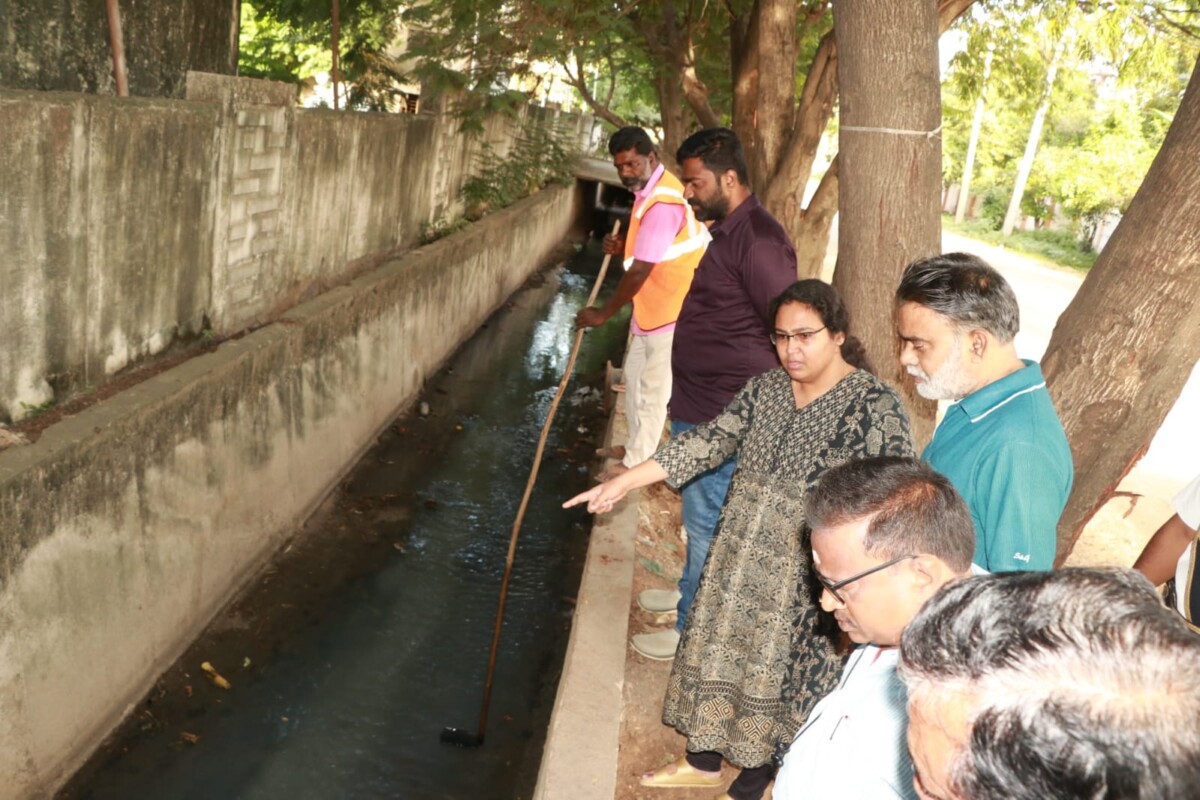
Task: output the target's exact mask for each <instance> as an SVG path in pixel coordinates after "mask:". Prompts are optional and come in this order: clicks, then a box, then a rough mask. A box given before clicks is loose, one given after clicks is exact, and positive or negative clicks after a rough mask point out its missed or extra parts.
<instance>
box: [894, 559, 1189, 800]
mask: <svg viewBox="0 0 1200 800" xmlns="http://www.w3.org/2000/svg"><path fill="white" fill-rule="evenodd" d="M900 651H901V657H900V658H901V661H900V675H901V677H902V678H903V680H904V682H905V683H906V684H907V687H908V712H909V729H908V742H909V748H910V750H911V751H912V757H913V765H914V767H915V771H916V777H915V780H916V788H917V791H918V794H919V795H920V796H921V797H922V798H925V800H938V799H939V798H940V800H1068V799H1071V800H1074V798H1097V799H1099V798H1105V800H1122V799H1126V798H1127V799H1128V800H1135V799H1136V800H1148V799H1149V798H1154V800H1194V798H1196V797H1200V722H1198V720H1200V669H1197V665H1200V638H1198V637H1197V636H1196V635H1195V634H1193V633H1191V632H1190V631H1188V630H1187V628H1186V626H1185V625H1184V623H1183V621H1182V620H1180V619H1179V618H1178V617H1177V616H1176V615H1175V614H1174V613H1173V612H1171V611H1170V610H1168V609H1166V608H1164V607H1163V605H1162V603H1161V602H1160V599H1159V597H1158V595H1157V594H1156V593H1155V592H1154V588H1153V587H1152V586H1151V585H1150V583H1149V582H1148V581H1147V580H1146V579H1145V578H1143V577H1142V576H1140V575H1138V574H1137V573H1135V572H1133V571H1132V570H1099V569H1064V570H1059V571H1056V572H1045V573H1026V574H1019V575H988V576H983V577H977V578H971V579H968V580H966V581H962V582H960V583H957V584H954V585H953V586H949V587H947V588H946V589H944V590H942V591H941V592H940V593H939V594H938V595H937V596H936V597H934V598H933V599H932V600H930V601H929V603H927V604H926V605H925V607H924V608H923V609H922V610H921V612H920V613H919V614H918V615H917V617H916V619H914V620H913V622H912V624H910V625H909V626H908V628H907V629H906V630H905V632H904V636H903V640H902V643H901V646H900Z"/></svg>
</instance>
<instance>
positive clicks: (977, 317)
mask: <svg viewBox="0 0 1200 800" xmlns="http://www.w3.org/2000/svg"><path fill="white" fill-rule="evenodd" d="M1019 327H1020V312H1019V310H1018V308H1017V298H1016V296H1015V295H1014V294H1013V291H1012V288H1011V287H1010V286H1009V285H1008V282H1007V281H1006V280H1004V277H1003V276H1002V275H1000V273H999V272H997V271H996V270H994V269H992V268H991V267H990V266H988V265H987V264H986V263H985V262H984V261H983V260H982V259H980V258H978V257H976V256H973V255H968V254H966V253H947V254H946V255H940V256H933V257H932V258H926V259H922V260H920V261H916V262H913V263H912V264H909V265H908V268H907V269H905V270H904V275H903V277H902V278H901V279H900V286H899V288H897V289H896V331H897V334H898V336H899V338H900V342H901V349H900V363H901V364H902V365H903V366H904V367H905V369H906V370H907V371H908V373H909V375H911V376H912V377H913V380H914V381H915V383H916V389H917V392H918V393H919V394H921V396H923V397H927V398H930V399H932V400H950V401H954V404H953V405H951V406H950V407H949V408H948V409H947V410H946V415H945V417H944V418H943V419H942V422H941V424H940V425H938V428H937V430H936V431H935V432H934V435H933V441H931V442H930V443H929V446H928V447H926V448H925V451H924V453H923V454H922V458H924V459H925V460H926V461H928V462H929V463H930V464H931V465H932V466H933V468H934V469H936V470H938V471H939V472H941V473H942V474H944V475H946V476H947V477H948V478H950V480H951V481H952V482H953V483H954V487H955V488H956V489H958V491H959V493H960V494H962V496H963V498H964V499H966V501H967V505H968V506H969V507H970V508H971V516H972V518H973V519H974V521H975V534H976V542H977V543H976V550H975V563H976V564H978V565H979V566H981V567H983V568H984V569H986V570H987V571H989V572H1012V571H1020V570H1043V569H1050V568H1051V567H1052V566H1053V565H1054V554H1055V546H1056V535H1055V530H1056V528H1057V526H1058V518H1059V517H1060V516H1061V515H1062V511H1063V507H1064V506H1065V505H1066V503H1067V495H1069V494H1070V492H1071V482H1072V480H1073V478H1074V466H1073V465H1072V462H1071V449H1070V446H1069V445H1068V444H1067V436H1066V433H1065V432H1064V431H1063V427H1062V423H1061V422H1060V421H1059V419H1058V413H1057V412H1056V411H1055V410H1054V403H1053V401H1052V400H1051V399H1050V393H1049V392H1048V391H1046V380H1045V378H1043V377H1042V370H1041V368H1040V367H1039V366H1038V365H1037V363H1036V362H1033V361H1023V360H1022V359H1020V358H1018V357H1017V351H1016V347H1015V346H1014V343H1013V338H1014V337H1015V336H1016V334H1017V329H1018V328H1019Z"/></svg>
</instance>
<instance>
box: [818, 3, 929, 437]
mask: <svg viewBox="0 0 1200 800" xmlns="http://www.w3.org/2000/svg"><path fill="white" fill-rule="evenodd" d="M834 25H835V29H836V30H837V36H838V49H839V56H838V82H839V83H840V84H841V89H842V101H841V119H842V125H841V129H840V131H839V135H838V144H839V157H840V159H841V162H842V165H841V172H844V173H845V175H844V176H842V178H841V181H840V182H841V197H840V201H839V213H840V221H839V228H838V264H837V271H836V273H835V274H834V285H835V286H836V287H837V289H838V291H839V292H841V294H842V297H843V298H845V300H846V304H847V306H848V307H849V309H850V312H851V316H852V318H853V320H854V323H855V324H854V332H855V333H856V335H857V336H858V337H859V338H860V339H861V340H862V341H863V344H865V345H866V348H867V352H868V353H869V354H870V356H871V359H872V362H873V364H874V366H875V369H876V372H877V374H878V375H879V377H881V378H883V379H884V380H885V381H887V382H888V383H890V384H892V385H893V386H894V387H896V388H897V390H899V391H900V392H901V393H902V395H903V396H904V398H905V402H906V405H907V406H908V410H909V417H910V419H911V420H912V423H913V433H914V435H915V436H916V438H917V441H918V443H920V444H924V443H925V442H927V441H928V440H929V436H930V435H931V433H932V431H933V418H934V412H935V405H934V403H932V402H930V401H928V400H923V399H921V398H920V397H919V396H918V395H917V394H916V392H914V391H913V389H912V381H911V380H907V379H906V378H905V376H904V373H903V370H902V369H901V367H900V364H899V361H898V360H897V358H896V357H895V353H896V347H895V333H894V331H893V327H892V315H891V314H890V313H889V312H890V309H891V308H892V302H893V295H894V292H895V289H896V284H897V282H898V281H899V278H900V273H901V272H902V271H903V269H904V267H905V266H906V265H907V264H908V263H909V262H911V261H913V260H915V259H918V258H923V257H926V256H931V255H934V254H936V253H939V252H941V215H940V208H939V200H940V197H941V182H942V148H941V144H942V143H941V137H940V135H939V134H938V133H937V131H938V130H939V129H940V127H941V115H942V104H941V76H940V75H939V71H938V48H937V39H938V6H937V2H935V0H893V2H890V3H877V2H871V0H841V2H839V3H838V5H837V10H836V12H835V15H834Z"/></svg>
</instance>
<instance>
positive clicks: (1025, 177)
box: [1000, 32, 1070, 236]
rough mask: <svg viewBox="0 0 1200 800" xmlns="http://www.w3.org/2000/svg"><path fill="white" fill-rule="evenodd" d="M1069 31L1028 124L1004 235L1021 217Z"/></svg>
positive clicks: (1057, 49) (1056, 48) (1053, 58)
mask: <svg viewBox="0 0 1200 800" xmlns="http://www.w3.org/2000/svg"><path fill="white" fill-rule="evenodd" d="M1069 38H1070V32H1068V33H1067V35H1065V36H1063V38H1062V39H1059V41H1058V44H1056V45H1055V46H1054V55H1053V56H1051V57H1050V66H1049V68H1047V70H1046V88H1045V90H1043V92H1042V100H1041V102H1040V103H1038V107H1037V111H1035V112H1034V114H1033V124H1032V125H1030V126H1029V138H1028V139H1027V140H1026V142H1025V154H1024V155H1022V156H1021V161H1020V162H1019V163H1018V164H1017V181H1016V183H1015V184H1014V185H1013V192H1012V197H1010V198H1009V199H1008V211H1006V212H1005V214H1004V225H1003V227H1002V228H1001V229H1000V231H1001V233H1003V234H1004V235H1005V236H1008V235H1010V234H1011V233H1012V232H1013V228H1015V227H1016V225H1017V220H1018V219H1020V217H1021V198H1022V197H1024V196H1025V184H1026V183H1028V181H1029V173H1030V172H1032V171H1033V158H1034V156H1036V155H1037V148H1038V142H1040V141H1041V138H1042V126H1043V125H1044V124H1045V122H1046V113H1047V112H1048V111H1049V110H1050V96H1051V95H1052V94H1053V93H1054V79H1055V77H1056V76H1057V75H1058V62H1059V61H1060V60H1061V59H1062V53H1063V49H1064V46H1065V45H1066V43H1067V40H1068V39H1069Z"/></svg>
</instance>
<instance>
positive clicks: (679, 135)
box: [655, 66, 690, 164]
mask: <svg viewBox="0 0 1200 800" xmlns="http://www.w3.org/2000/svg"><path fill="white" fill-rule="evenodd" d="M655 89H657V91H658V102H659V104H660V106H659V107H660V108H661V109H662V123H663V140H662V142H661V143H660V150H661V153H662V157H663V160H664V161H666V162H667V163H668V164H674V163H675V151H676V150H678V149H679V145H681V144H683V140H684V139H685V138H686V137H687V135H688V133H690V131H689V130H688V114H687V107H686V106H685V105H684V102H683V87H682V85H681V84H680V81H679V73H678V72H676V71H675V70H672V69H671V68H669V67H666V66H664V67H660V68H659V71H658V75H657V76H655Z"/></svg>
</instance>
